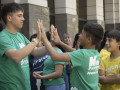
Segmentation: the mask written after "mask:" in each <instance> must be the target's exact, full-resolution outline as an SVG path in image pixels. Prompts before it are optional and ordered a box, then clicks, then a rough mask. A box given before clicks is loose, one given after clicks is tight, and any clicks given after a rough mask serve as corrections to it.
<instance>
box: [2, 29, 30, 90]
mask: <svg viewBox="0 0 120 90" xmlns="http://www.w3.org/2000/svg"><path fill="white" fill-rule="evenodd" d="M27 44H29V40H28V39H27V38H25V36H24V35H22V34H20V33H19V32H17V33H16V34H13V33H10V32H8V31H7V30H5V29H3V31H1V32H0V90H31V89H30V80H29V63H28V57H25V58H24V59H22V60H21V61H19V62H18V63H15V62H14V61H13V60H11V59H9V58H8V57H7V56H6V55H5V52H6V51H7V50H9V49H17V50H18V49H20V48H23V47H24V46H26V45H27Z"/></svg>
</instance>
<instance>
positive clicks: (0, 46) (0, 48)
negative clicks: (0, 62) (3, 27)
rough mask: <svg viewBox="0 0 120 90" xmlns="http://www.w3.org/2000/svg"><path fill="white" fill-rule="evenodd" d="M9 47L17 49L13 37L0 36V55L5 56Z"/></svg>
mask: <svg viewBox="0 0 120 90" xmlns="http://www.w3.org/2000/svg"><path fill="white" fill-rule="evenodd" d="M9 49H15V46H14V44H13V41H12V39H11V38H9V37H7V36H0V55H1V56H3V54H4V53H5V52H6V51H7V50H9Z"/></svg>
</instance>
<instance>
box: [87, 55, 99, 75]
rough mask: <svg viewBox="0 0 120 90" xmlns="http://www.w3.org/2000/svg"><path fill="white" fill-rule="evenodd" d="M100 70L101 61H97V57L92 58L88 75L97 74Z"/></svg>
mask: <svg viewBox="0 0 120 90" xmlns="http://www.w3.org/2000/svg"><path fill="white" fill-rule="evenodd" d="M98 68H99V60H97V56H94V57H90V59H89V68H88V73H87V75H91V74H97V73H98Z"/></svg>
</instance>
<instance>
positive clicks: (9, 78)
mask: <svg viewBox="0 0 120 90" xmlns="http://www.w3.org/2000/svg"><path fill="white" fill-rule="evenodd" d="M23 12H24V10H23V8H22V7H21V6H20V5H18V4H16V3H9V4H6V5H5V6H3V8H2V13H1V16H2V20H3V22H4V23H5V27H4V29H3V30H1V32H0V90H31V88H30V80H29V75H30V74H29V62H28V57H27V56H28V55H30V56H29V59H31V61H32V59H34V58H35V57H41V56H42V57H41V58H39V59H38V58H36V59H35V60H36V62H39V61H40V62H42V61H44V60H45V59H46V60H45V61H44V67H43V66H39V65H37V63H36V62H33V63H32V65H31V67H35V66H36V67H37V68H30V71H31V72H32V73H31V75H32V76H33V77H35V78H36V79H43V84H44V85H45V90H65V82H64V74H65V73H64V70H65V62H70V63H71V66H72V72H71V73H72V74H71V81H70V84H71V90H100V89H101V90H120V74H119V73H120V57H119V56H120V50H119V49H120V31H118V30H109V32H107V34H106V36H105V35H104V30H103V27H102V26H101V25H100V24H97V23H86V24H85V25H84V27H83V30H82V32H81V33H80V34H79V35H78V36H79V39H78V41H77V42H78V43H80V46H81V47H82V49H78V48H79V45H77V46H76V48H72V47H71V46H70V45H67V44H65V43H64V42H62V41H61V40H60V37H59V35H58V32H57V28H54V26H53V25H52V26H51V31H50V33H49V32H47V33H46V31H45V28H44V25H43V23H42V21H40V20H38V21H37V24H38V33H37V35H36V36H35V37H34V38H33V39H32V40H31V42H29V40H28V39H27V38H26V37H25V36H24V35H22V34H21V33H19V32H18V31H19V29H21V28H22V26H23V21H24V17H23ZM103 37H104V38H105V42H104V48H103V47H102V49H100V52H98V50H97V49H96V46H97V45H98V44H99V43H100V42H101V41H102V40H103ZM41 43H42V44H44V46H43V45H41ZM59 46H60V47H62V48H63V49H64V50H65V52H62V51H61V50H60V49H59ZM99 53H100V54H99ZM106 53H107V54H106ZM48 54H49V55H48ZM43 55H45V56H43ZM99 62H100V63H99ZM39 67H43V72H41V71H35V70H33V69H36V70H37V69H38V68H39ZM34 83H35V82H33V83H32V84H34ZM32 84H31V85H32ZM98 84H99V85H98Z"/></svg>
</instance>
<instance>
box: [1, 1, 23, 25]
mask: <svg viewBox="0 0 120 90" xmlns="http://www.w3.org/2000/svg"><path fill="white" fill-rule="evenodd" d="M19 10H21V11H22V12H24V10H23V8H22V7H21V6H20V5H19V4H17V3H8V4H5V5H4V6H3V7H2V10H1V17H2V20H3V22H4V23H5V24H7V15H8V14H10V13H13V12H16V11H19Z"/></svg>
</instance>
